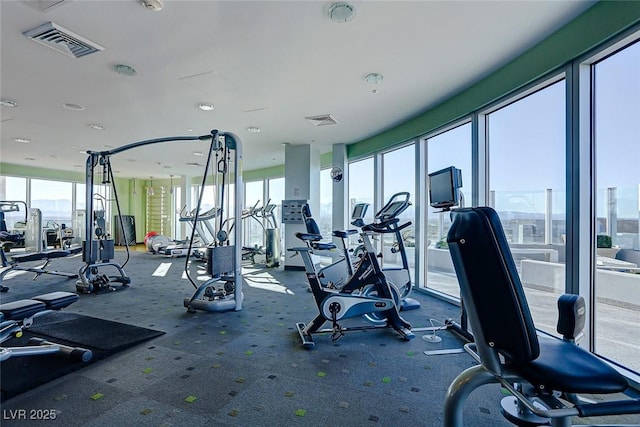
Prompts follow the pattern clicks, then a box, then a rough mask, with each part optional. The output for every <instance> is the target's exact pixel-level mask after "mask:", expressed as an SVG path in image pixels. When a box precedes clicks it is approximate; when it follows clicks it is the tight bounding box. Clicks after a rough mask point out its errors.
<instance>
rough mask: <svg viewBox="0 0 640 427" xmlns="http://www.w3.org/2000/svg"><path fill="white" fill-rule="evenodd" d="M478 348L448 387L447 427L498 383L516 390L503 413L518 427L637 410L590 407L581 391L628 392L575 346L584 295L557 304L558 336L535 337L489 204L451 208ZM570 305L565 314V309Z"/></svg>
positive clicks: (626, 404) (457, 262)
mask: <svg viewBox="0 0 640 427" xmlns="http://www.w3.org/2000/svg"><path fill="white" fill-rule="evenodd" d="M447 242H448V244H449V250H450V252H451V258H452V260H453V265H454V268H455V271H456V275H457V276H458V281H459V284H460V295H461V297H462V300H463V301H464V303H465V307H466V310H467V313H468V319H469V324H470V325H471V330H472V331H473V336H474V343H472V344H466V345H465V350H467V352H468V353H469V354H470V355H471V356H472V357H473V358H474V359H475V360H476V362H477V363H478V364H477V365H475V366H472V367H470V368H467V369H466V370H465V371H463V372H462V373H460V374H459V375H458V376H457V377H456V378H455V379H454V380H453V382H452V383H451V385H450V386H449V389H448V391H447V395H446V398H445V404H444V426H445V427H461V426H463V425H464V421H463V413H464V403H465V400H466V398H467V396H468V395H469V394H470V393H471V392H472V391H473V390H475V389H476V388H478V387H480V386H482V385H484V384H489V383H499V384H500V385H501V386H502V387H503V388H505V389H506V390H507V391H509V392H510V393H511V396H509V397H508V398H504V399H506V401H505V400H503V401H502V408H503V414H504V415H505V417H506V418H507V419H508V420H509V421H511V422H513V423H514V424H517V425H521V426H535V425H543V424H544V425H549V424H550V425H551V426H553V427H568V426H570V425H571V423H572V418H573V417H590V416H606V415H620V414H638V413H640V399H628V400H614V401H606V400H605V401H601V402H597V403H594V402H589V401H587V400H584V399H582V398H581V397H580V396H579V394H590V395H600V397H601V396H602V395H605V394H612V393H623V392H624V391H625V390H626V389H627V388H628V386H629V385H628V382H627V379H626V378H625V377H624V376H623V375H622V374H620V373H619V372H618V371H616V370H615V369H614V368H613V367H612V366H611V365H609V364H608V363H606V362H605V361H603V360H602V359H600V358H599V357H597V356H596V355H594V354H592V353H590V352H589V351H587V350H584V349H582V348H581V347H579V346H577V345H576V344H575V343H574V342H573V338H574V337H575V336H576V333H580V331H581V329H582V327H583V326H584V319H582V320H581V316H584V314H583V313H581V311H582V312H584V310H585V307H584V303H582V304H581V303H580V297H578V296H576V295H570V296H569V297H568V298H567V297H566V296H563V297H561V300H560V301H559V309H560V319H559V322H558V328H557V330H558V332H559V333H561V334H563V336H564V338H565V339H562V340H561V339H556V338H553V337H548V336H538V332H537V330H536V327H535V325H534V323H533V318H532V316H531V312H530V311H529V306H528V304H527V300H526V296H525V293H524V290H523V288H522V283H521V282H520V277H519V275H518V271H517V269H516V265H515V262H514V261H513V256H512V255H511V251H510V250H509V245H508V243H507V239H506V237H505V235H504V230H503V229H502V225H501V223H500V218H499V217H498V214H497V213H496V212H495V211H494V210H493V209H492V208H489V207H476V208H460V209H455V210H453V211H452V223H451V227H450V228H449V232H448V235H447ZM567 307H568V309H567Z"/></svg>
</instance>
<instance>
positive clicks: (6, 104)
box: [0, 98, 18, 108]
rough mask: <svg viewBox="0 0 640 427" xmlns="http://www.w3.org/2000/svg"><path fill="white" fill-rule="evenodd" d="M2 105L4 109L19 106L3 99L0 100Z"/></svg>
mask: <svg viewBox="0 0 640 427" xmlns="http://www.w3.org/2000/svg"><path fill="white" fill-rule="evenodd" d="M0 105H2V106H3V107H9V108H15V107H17V106H18V103H17V102H15V101H12V100H10V99H4V98H3V99H0Z"/></svg>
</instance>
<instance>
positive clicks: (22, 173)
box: [0, 163, 85, 183]
mask: <svg viewBox="0 0 640 427" xmlns="http://www.w3.org/2000/svg"><path fill="white" fill-rule="evenodd" d="M0 175H5V176H16V177H24V178H36V179H40V178H41V179H51V180H60V181H71V182H82V183H84V182H85V179H84V168H83V169H82V170H81V171H75V170H74V171H63V170H55V169H46V168H40V167H36V166H23V165H14V164H11V163H0Z"/></svg>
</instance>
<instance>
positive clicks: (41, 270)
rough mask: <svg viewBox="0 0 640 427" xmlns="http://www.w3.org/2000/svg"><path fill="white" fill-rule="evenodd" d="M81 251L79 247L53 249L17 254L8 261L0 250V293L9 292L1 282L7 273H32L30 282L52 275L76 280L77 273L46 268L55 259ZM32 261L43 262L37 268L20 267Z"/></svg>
mask: <svg viewBox="0 0 640 427" xmlns="http://www.w3.org/2000/svg"><path fill="white" fill-rule="evenodd" d="M81 251H82V248H81V247H76V248H70V249H53V250H50V251H44V252H35V253H25V254H17V255H13V256H12V257H11V260H10V261H9V260H8V259H7V256H6V255H5V253H4V251H2V250H0V257H1V258H2V271H0V292H7V291H8V290H9V288H8V287H6V286H3V285H2V281H3V280H4V276H6V275H7V274H8V273H9V272H11V271H14V270H17V271H28V272H30V273H34V275H33V278H32V280H36V279H37V278H38V277H40V275H41V274H52V275H55V276H63V277H68V278H70V279H76V278H77V277H78V274H77V273H67V272H64V271H56V270H47V269H46V268H47V266H48V265H49V263H50V262H51V261H52V260H54V259H56V258H66V257H68V256H71V255H75V254H78V253H80V252H81ZM34 261H44V263H43V264H42V265H40V266H38V267H27V266H24V265H21V264H22V263H25V262H34Z"/></svg>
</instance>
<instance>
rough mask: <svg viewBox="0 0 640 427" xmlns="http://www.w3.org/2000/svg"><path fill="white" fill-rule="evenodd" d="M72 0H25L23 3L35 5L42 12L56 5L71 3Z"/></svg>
mask: <svg viewBox="0 0 640 427" xmlns="http://www.w3.org/2000/svg"><path fill="white" fill-rule="evenodd" d="M70 1H71V0H24V1H23V3H26V4H28V5H29V6H31V7H35V8H36V9H38V10H39V11H40V12H48V11H50V10H51V9H53V8H54V7H58V6H60V5H62V4H65V3H69V2H70Z"/></svg>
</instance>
